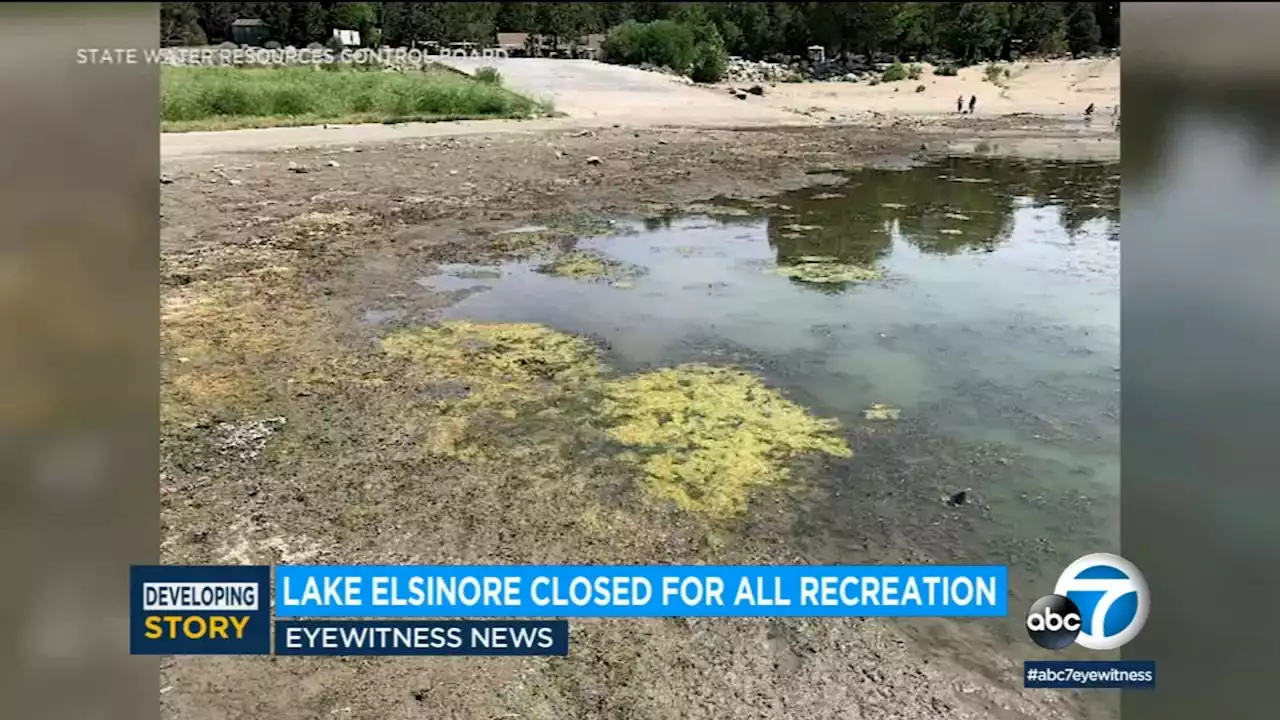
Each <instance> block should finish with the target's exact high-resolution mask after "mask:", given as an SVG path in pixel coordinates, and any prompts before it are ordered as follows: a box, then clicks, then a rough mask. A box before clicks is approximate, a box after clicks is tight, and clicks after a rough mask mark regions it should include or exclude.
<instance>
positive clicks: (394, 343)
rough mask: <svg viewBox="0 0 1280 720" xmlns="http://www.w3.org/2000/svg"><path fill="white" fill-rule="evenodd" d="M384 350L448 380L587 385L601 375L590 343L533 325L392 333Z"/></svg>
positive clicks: (459, 325) (453, 325)
mask: <svg viewBox="0 0 1280 720" xmlns="http://www.w3.org/2000/svg"><path fill="white" fill-rule="evenodd" d="M382 348H383V350H385V351H386V352H387V354H389V355H391V356H392V357H402V358H407V359H409V360H412V361H414V363H415V366H416V367H417V370H418V372H420V373H423V374H425V375H427V376H433V377H440V378H448V379H459V378H468V379H486V380H490V381H492V382H495V383H520V382H535V381H538V380H556V381H566V382H582V381H585V380H588V379H590V378H594V377H595V376H596V375H597V374H598V373H599V365H598V363H597V362H596V350H595V347H594V346H593V345H592V344H591V343H590V342H588V341H587V340H585V339H584V338H579V337H575V336H573V335H566V334H564V333H561V332H556V331H555V330H552V329H550V328H548V327H544V326H542V325H537V324H533V323H475V322H468V321H463V320H457V321H449V322H443V323H440V324H439V325H436V326H432V327H427V328H422V329H420V330H406V331H402V332H399V333H394V334H392V335H389V336H387V337H385V338H383V340H382Z"/></svg>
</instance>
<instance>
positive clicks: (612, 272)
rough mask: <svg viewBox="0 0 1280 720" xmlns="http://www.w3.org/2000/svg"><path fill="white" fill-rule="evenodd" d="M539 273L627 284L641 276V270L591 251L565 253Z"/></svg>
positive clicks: (543, 267) (542, 267) (540, 268)
mask: <svg viewBox="0 0 1280 720" xmlns="http://www.w3.org/2000/svg"><path fill="white" fill-rule="evenodd" d="M538 270H539V272H543V273H546V274H548V275H557V276H559V277H567V278H574V279H576V280H610V281H614V283H615V284H616V283H617V282H619V281H620V282H627V281H628V280H631V279H634V278H636V277H637V276H639V275H640V274H641V272H640V269H639V268H636V267H633V266H631V265H627V264H626V263H622V262H618V261H617V260H614V259H612V258H609V257H606V256H604V255H601V254H600V253H598V252H593V251H590V250H574V251H573V252H568V253H565V254H564V255H561V256H560V257H558V258H556V259H555V260H552V261H551V262H549V263H546V264H545V265H542V266H541V267H539V268H538Z"/></svg>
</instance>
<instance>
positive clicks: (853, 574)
mask: <svg viewBox="0 0 1280 720" xmlns="http://www.w3.org/2000/svg"><path fill="white" fill-rule="evenodd" d="M130 591H131V627H130V645H131V650H132V652H133V654H137V655H272V654H274V655H307V656H323V655H381V656H393V655H492V656H501V655H542V656H564V655H568V654H569V651H570V648H569V623H568V620H569V619H570V618H605V617H608V618H654V617H761V618H763V617H855V616H857V617H886V618H893V617H903V618H906V617H953V618H982V617H1005V616H1006V615H1007V614H1008V571H1007V569H1006V568H1004V567H1001V566H931V565H922V566H705V565H699V566H666V565H663V566H631V565H625V566H604V565H590V566H567V565H556V566H531V565H497V566H474V565H468V566H374V565H360V566H328V565H326V566H303V565H297V566H289V565H278V566H215V565H204V566H177V565H148V566H134V567H133V568H132V571H131V577H130ZM1079 664H1080V663H1077V665H1079ZM1037 677H1038V676H1037ZM1073 677H1075V676H1074V675H1070V674H1067V675H1063V676H1062V678H1059V677H1058V676H1057V675H1055V676H1054V679H1055V680H1057V681H1058V682H1060V683H1061V682H1070V681H1071V679H1072V678H1073ZM1031 679H1032V675H1031V674H1028V675H1027V682H1028V686H1031ZM1152 680H1153V682H1154V678H1153V679H1152ZM1055 686H1057V687H1086V686H1087V685H1064V684H1057V685H1055Z"/></svg>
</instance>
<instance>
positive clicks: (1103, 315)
mask: <svg viewBox="0 0 1280 720" xmlns="http://www.w3.org/2000/svg"><path fill="white" fill-rule="evenodd" d="M1118 195H1119V177H1118V169H1117V168H1116V167H1115V166H1109V165H1100V164H1047V163H1016V162H1008V161H1000V160H978V159H952V160H948V161H945V162H943V163H940V164H935V165H929V166H923V167H917V168H913V169H908V170H867V171H862V172H858V173H854V174H851V175H849V176H848V178H847V182H846V183H845V184H842V185H835V186H827V187H822V188H816V189H810V190H807V191H804V192H799V193H793V194H788V195H784V196H780V197H777V198H772V199H771V200H770V201H768V202H763V203H757V204H755V206H754V209H753V215H752V216H751V217H735V218H732V219H731V220H730V221H727V222H725V221H718V220H714V219H711V218H707V217H692V218H678V219H670V220H666V219H649V220H648V221H646V222H644V223H642V224H638V225H637V229H636V232H634V233H631V234H623V235H619V236H612V237H601V238H587V239H584V240H582V241H580V242H579V245H578V247H579V248H581V249H590V250H596V251H599V252H601V253H603V254H605V255H607V256H609V257H611V258H614V259H616V260H619V261H623V262H625V263H629V264H631V265H635V266H639V267H641V268H643V269H644V273H643V274H642V275H641V276H639V277H637V278H634V279H630V283H629V286H628V287H627V288H626V289H621V288H618V287H613V286H611V285H610V283H609V282H608V281H607V280H605V281H596V282H590V281H582V280H578V279H571V278H560V277H555V276H551V275H546V274H542V273H539V272H537V270H536V264H535V263H515V264H510V265H504V266H502V267H501V268H498V269H499V270H500V277H497V278H494V277H491V276H486V273H483V272H476V271H475V270H476V268H464V267H458V266H453V267H446V268H442V272H441V275H439V276H437V277H432V278H423V279H421V281H420V282H421V283H422V284H423V285H426V286H429V287H434V288H439V289H448V290H457V289H459V288H472V289H473V290H475V292H472V293H471V294H470V295H468V296H467V297H466V298H465V299H464V300H462V301H461V302H459V303H457V304H456V305H454V306H453V307H451V308H450V309H449V310H448V312H447V315H448V316H449V317H455V318H468V319H477V320H492V321H511V322H537V323H544V324H547V325H549V326H551V327H554V328H556V329H558V330H562V331H566V332H571V333H579V334H588V335H592V336H594V337H597V338H600V339H602V340H604V341H605V342H606V343H607V344H608V346H609V347H610V354H611V357H610V360H611V363H612V364H613V365H614V366H616V367H620V368H621V369H623V370H624V371H625V370H633V369H637V368H641V367H647V366H654V365H669V364H672V363H676V362H683V361H690V360H704V361H705V360H711V361H716V360H717V359H721V360H724V359H738V360H742V359H746V360H748V361H749V362H750V364H751V365H752V366H753V367H755V368H756V369H758V370H760V371H761V372H762V373H763V374H764V375H765V376H766V378H767V379H768V380H769V381H770V382H771V383H772V384H774V385H776V386H778V387H781V388H782V389H783V390H784V391H785V392H786V393H787V394H788V395H789V396H791V397H792V398H793V399H795V400H797V401H799V402H801V403H803V404H805V405H807V406H808V407H810V408H811V409H812V410H813V411H814V412H815V413H817V414H819V415H824V416H831V417H838V418H840V419H841V420H843V421H844V422H845V424H846V425H847V426H848V427H849V428H851V432H853V431H856V430H859V429H862V430H863V431H864V432H862V433H861V434H857V435H856V436H855V439H854V440H853V444H854V451H855V453H857V456H856V457H855V459H854V460H853V461H850V462H849V463H848V464H846V465H832V466H830V467H829V469H828V474H829V475H831V477H824V478H822V479H821V481H819V485H820V486H821V493H822V497H821V498H820V499H819V500H817V501H814V502H813V503H812V506H810V507H806V508H801V509H800V511H798V513H797V514H798V517H797V520H796V521H795V523H794V524H793V526H792V529H791V532H792V533H793V534H794V536H795V537H794V538H793V539H794V540H795V542H796V543H797V544H798V545H799V546H800V547H802V548H804V551H805V554H806V555H807V556H808V557H811V558H812V559H814V560H820V561H823V562H849V563H855V562H867V561H891V560H912V559H921V558H925V559H931V560H935V561H939V562H990V563H996V564H1009V565H1010V569H1011V584H1012V586H1013V589H1014V593H1015V596H1014V599H1013V601H1012V602H1011V605H1010V614H1011V616H1016V618H1017V622H1020V618H1021V615H1022V613H1023V611H1024V609H1025V607H1026V605H1027V604H1028V603H1029V602H1030V598H1032V597H1035V596H1038V595H1042V594H1045V593H1047V592H1050V591H1051V589H1052V584H1053V579H1054V578H1056V575H1057V573H1058V572H1059V571H1060V570H1061V568H1062V567H1064V566H1065V563H1066V562H1069V561H1070V560H1071V559H1074V558H1075V557H1077V556H1079V555H1081V554H1084V553H1087V552H1097V551H1104V550H1115V549H1116V548H1117V547H1118V510H1119V499H1118V498H1119V416H1118V413H1119V372H1118V371H1119V367H1118V365H1119V357H1120V356H1119V348H1120V345H1119V343H1120V329H1119V321H1120V320H1119V317H1120V314H1119V278H1120V275H1119V258H1120V247H1119V243H1118V241H1117V239H1118V235H1117V231H1118V205H1119V197H1118ZM739 207H741V206H739ZM805 256H830V257H835V258H838V259H839V260H840V261H841V262H846V263H853V264H857V265H861V266H874V267H875V268H878V269H880V270H881V271H883V273H884V276H885V277H884V279H883V280H877V281H871V282H862V283H853V284H846V285H841V286H830V285H813V284H806V283H802V282H799V281H796V280H792V279H788V278H786V277H782V276H779V275H778V274H777V273H776V272H775V271H776V268H777V267H778V266H779V265H780V264H783V265H785V264H790V263H792V262H795V261H797V260H798V258H801V257H805ZM875 403H885V404H887V405H890V406H892V407H895V408H899V409H900V410H901V418H902V419H901V420H900V421H890V422H888V423H873V422H871V421H868V420H867V419H866V418H865V417H864V416H863V411H864V410H865V409H867V408H868V407H869V406H871V405H873V404H875ZM868 428H869V430H868ZM882 428H883V429H882ZM964 487H970V488H972V495H973V497H974V498H975V500H974V502H973V503H972V504H971V505H970V506H968V507H964V508H959V509H956V508H948V507H947V506H946V504H945V503H943V502H941V501H940V498H941V497H942V496H944V495H945V494H947V493H950V492H954V491H957V490H960V489H962V488H964ZM1017 622H1011V623H1010V624H1009V625H1008V626H1007V627H1006V630H1007V632H1009V633H1012V635H1010V636H1009V639H1010V641H1012V640H1013V639H1014V638H1015V636H1016V635H1017V632H1016V628H1015V625H1016V624H1017ZM1017 641H1018V642H1022V643H1023V644H1026V641H1025V636H1023V637H1021V638H1017Z"/></svg>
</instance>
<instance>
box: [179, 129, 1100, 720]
mask: <svg viewBox="0 0 1280 720" xmlns="http://www.w3.org/2000/svg"><path fill="white" fill-rule="evenodd" d="M948 149H951V150H952V151H955V152H962V153H977V154H984V155H991V156H1003V155H1008V154H1012V155H1017V156H1020V157H1027V156H1032V157H1056V158H1091V159H1114V157H1115V156H1116V154H1118V139H1117V138H1116V137H1115V136H1114V135H1113V134H1110V133H1100V132H1093V131H1088V130H1085V129H1083V128H1080V127H1078V126H1075V125H1069V124H1061V125H1059V124H1054V123H1047V122H1030V121H1028V120H1027V119H1026V118H1016V117H1015V118H1002V119H997V120H984V121H975V122H968V123H966V122H964V121H957V122H955V123H953V124H952V125H949V126H948V125H939V124H936V123H935V124H931V125H928V126H927V127H926V126H917V125H915V124H913V123H910V122H907V121H903V122H902V123H899V124H898V125H896V126H891V127H888V128H884V129H878V130H872V129H867V128H853V127H832V128H822V129H805V130H789V129H783V130H750V131H720V130H632V129H620V128H611V129H599V130H595V131H585V130H577V131H561V132H555V133H550V134H544V135H504V134H494V135H491V136H485V135H473V136H468V137H459V138H432V139H428V140H422V141H410V142H404V143H396V144H384V145H372V146H356V147H348V148H325V149H314V150H293V151H286V152H280V153H269V154H239V155H229V156H223V157H217V158H200V159H194V158H192V159H187V160H182V161H173V162H169V163H166V167H165V173H166V181H167V182H166V184H165V185H163V186H162V214H163V216H162V223H163V230H162V268H163V275H162V279H161V282H162V297H163V307H162V312H163V315H162V317H163V321H162V333H163V363H164V384H163V397H164V407H163V410H162V418H163V422H164V436H163V438H162V468H163V474H162V477H161V498H162V522H163V527H164V543H163V553H164V557H163V559H164V561H165V562H191V563H204V562H245V563H249V562H252V563H271V562H325V563H330V562H331V563H363V562H375V561H376V562H391V563H395V562H404V563H561V562H578V563H619V564H625V563H638V562H649V563H651V562H659V563H706V562H712V563H746V562H756V563H789V562H816V561H820V560H821V557H818V556H817V553H816V552H814V551H813V550H812V548H806V547H804V546H803V545H801V544H798V543H795V542H793V541H791V540H789V539H788V537H789V535H790V533H789V532H788V529H789V528H791V527H792V526H793V524H794V523H795V516H794V508H795V507H796V506H797V502H796V500H797V498H796V497H795V496H794V495H793V494H791V493H793V491H791V490H788V489H777V490H770V491H767V492H764V493H763V494H762V495H761V496H759V497H757V498H756V499H755V500H754V501H753V505H752V511H751V512H750V513H748V515H747V516H745V518H742V519H739V520H736V521H725V520H723V519H708V518H706V517H703V516H700V515H697V514H690V513H686V512H680V511H678V510H676V509H675V508H673V507H670V506H669V505H667V504H664V503H660V502H652V501H651V500H649V499H646V498H645V497H644V496H643V495H642V494H641V493H639V492H638V490H636V488H635V487H633V486H631V485H628V484H626V483H618V482H615V481H616V479H617V478H619V477H622V476H623V475H624V474H625V472H626V471H625V469H621V468H619V467H617V466H616V465H615V464H614V463H612V462H611V461H608V460H604V459H602V460H599V461H598V462H592V463H588V464H583V463H582V462H581V458H580V457H579V456H576V455H573V454H572V452H569V451H573V450H575V448H568V451H566V447H565V446H563V444H561V445H555V446H551V445H547V446H546V447H544V446H543V445H542V444H540V443H541V440H542V439H543V438H548V437H552V436H557V437H558V434H559V433H560V431H561V429H562V426H560V425H557V424H556V422H554V421H548V422H547V423H545V424H542V425H537V426H534V427H531V428H524V429H525V430H527V431H528V432H527V435H526V436H527V437H528V438H530V440H529V441H528V442H526V443H523V444H518V445H511V446H508V445H503V444H502V443H501V442H499V441H498V440H495V441H494V444H493V445H486V446H485V447H487V448H489V449H490V450H492V452H490V453H489V454H488V455H481V456H469V457H457V456H449V455H448V454H440V453H435V454H432V453H424V452H423V451H422V441H421V438H422V435H423V433H424V432H426V431H427V430H429V429H430V428H432V427H435V426H437V425H438V424H439V423H440V421H441V417H440V416H439V415H434V414H432V413H434V412H435V410H433V409H432V408H435V407H437V405H435V404H433V403H436V402H437V401H438V400H440V399H441V398H446V399H447V395H448V393H449V392H450V390H449V388H447V387H443V386H441V385H440V384H439V383H435V384H423V383H420V382H418V381H417V380H415V379H414V378H412V377H410V375H409V374H408V373H406V371H405V368H406V366H405V365H404V364H403V363H402V362H400V359H398V358H395V357H389V356H387V355H386V354H385V353H382V352H380V351H379V347H380V345H379V343H380V342H381V340H382V338H383V337H384V336H385V335H386V332H387V331H386V329H385V328H384V327H382V326H381V325H379V324H377V323H370V322H367V320H366V318H367V317H368V313H369V312H370V311H374V312H376V311H378V309H379V308H380V307H382V306H383V305H386V304H388V303H390V304H394V305H395V306H396V307H398V308H403V314H401V315H398V316H397V317H396V319H395V323H396V324H397V325H399V326H401V327H415V326H422V325H425V324H427V323H430V322H432V321H433V320H434V319H435V318H437V317H438V315H439V312H440V311H441V310H442V309H443V308H447V307H449V306H450V305H452V304H453V303H454V302H456V301H457V299H458V298H459V297H461V296H462V295H463V294H464V293H465V291H433V290H429V289H426V288H424V286H423V285H422V284H421V283H420V282H419V280H420V279H421V278H423V277H425V276H429V275H431V274H433V273H434V272H435V270H436V269H437V268H438V266H439V265H440V264H441V263H452V262H476V261H482V262H493V261H500V260H507V259H511V258H518V257H523V256H527V255H529V254H531V253H536V252H539V251H545V250H547V249H548V248H557V247H561V248H564V247H568V246H570V245H571V244H572V239H573V238H574V237H575V236H576V235H581V234H592V233H598V232H605V231H607V230H608V227H607V225H605V224H604V223H605V222H606V220H607V219H608V218H611V217H616V216H622V215H629V216H642V217H643V216H657V215H662V214H665V213H670V212H677V211H680V210H682V209H687V208H688V206H690V205H691V204H694V203H704V204H705V203H713V202H719V201H723V200H724V199H729V198H732V199H739V200H741V199H750V198H759V197H763V196H766V195H771V194H774V193H777V192H779V191H785V190H792V189H796V188H801V187H806V186H810V185H813V184H815V183H826V182H834V181H836V180H838V177H836V175H835V173H838V172H840V171H844V170H849V169H854V168H857V167H861V166H865V165H869V164H887V165H895V164H904V163H911V162H916V161H919V160H922V159H926V158H928V157H931V156H934V155H936V154H939V153H946V152H948ZM520 226H537V227H539V228H541V229H540V230H538V231H536V232H527V233H520V234H514V235H512V234H503V233H504V231H508V230H510V229H512V228H518V227H520ZM603 350H604V351H605V352H604V355H603V356H604V357H607V348H605V349H603ZM433 393H435V394H434V395H433ZM548 397H551V398H552V399H553V400H554V399H555V398H554V396H539V397H538V398H534V401H537V402H551V400H547V398H548ZM911 432H916V433H917V434H918V435H919V437H920V438H921V439H920V440H919V441H918V443H919V444H921V445H927V444H928V443H932V442H936V441H935V440H933V439H932V438H933V435H932V434H931V433H930V430H929V429H928V428H918V429H915V430H913V431H911ZM584 437H585V436H584ZM859 439H860V440H863V441H865V442H864V443H863V445H865V446H872V447H874V442H875V439H873V438H859ZM585 441H586V440H584V442H585ZM882 451H883V452H887V451H888V450H887V448H885V449H883V450H882ZM513 453H522V454H520V455H518V457H519V462H518V463H512V462H505V463H504V462H503V461H502V458H505V457H516V456H517V455H515V454H513ZM807 462H808V463H809V464H811V465H813V467H811V468H807V469H808V470H810V471H812V472H813V474H814V475H815V476H821V475H822V473H823V471H824V469H825V470H826V471H827V472H836V471H837V470H838V468H839V461H838V460H823V459H821V458H818V459H812V460H809V461H807ZM979 466H980V465H979ZM886 487H888V486H887V485H886ZM820 490H821V488H818V489H816V490H814V491H813V492H815V493H817V495H815V498H820V496H821V492H820ZM800 500H801V501H803V498H800ZM798 505H799V506H800V507H803V506H804V503H803V502H800V503H799V504H798ZM873 510H874V508H873V507H869V508H868V509H867V510H866V512H868V513H870V514H869V515H868V517H867V518H866V519H865V520H866V521H868V522H870V521H873V520H874V512H873ZM907 535H908V534H907V533H904V537H903V543H904V545H903V546H902V547H900V548H895V549H894V551H895V552H899V553H901V555H902V557H904V558H905V559H906V560H923V561H927V560H938V561H942V562H947V561H950V559H948V558H934V557H927V556H918V555H917V556H914V557H913V556H912V555H911V548H910V547H909V546H908V544H907V537H906V536H907ZM930 632H932V631H931V630H930V624H929V623H922V624H921V625H920V628H919V629H918V630H917V631H915V632H914V636H909V635H910V634H908V633H906V632H905V631H904V629H903V628H902V627H901V626H899V625H897V624H894V623H886V622H881V621H876V620H839V621H831V620H644V621H631V620H627V621H583V622H575V623H574V630H573V637H572V641H571V655H570V657H569V658H566V659H551V660H543V659H497V658H476V659H465V658H456V659H452V658H451V659H448V661H442V660H441V659H399V658H392V659H355V658H353V659H339V660H309V659H303V658H289V659H280V660H277V659H274V658H271V659H268V658H209V657H202V658H177V659H174V660H172V661H169V662H167V664H166V665H165V668H164V670H163V679H162V687H166V688H168V689H167V690H166V691H165V692H164V693H163V694H162V696H161V699H162V707H163V709H164V714H165V716H166V717H173V718H227V717H261V716H272V717H280V718H312V717H321V716H324V717H328V716H331V715H337V716H339V717H355V718H397V717H423V716H429V717H457V718H473V717H520V718H544V717H545V718H551V717H555V718H566V717H575V718H605V717H608V718H614V717H636V718H665V717H671V718H676V717H679V718H688V717H707V718H725V717H779V718H784V717H797V716H804V715H808V716H813V717H824V718H825V717H847V718H873V717H886V718H887V717H898V718H925V717H948V718H966V717H971V718H1025V717H1037V718H1095V717H1096V718H1102V717H1107V712H1106V711H1107V708H1106V707H1105V706H1099V705H1098V704H1097V703H1096V702H1094V703H1091V704H1089V705H1086V704H1083V703H1081V702H1079V700H1078V698H1076V697H1075V696H1072V695H1064V694H1054V693H1044V692H1031V691H1024V690H1022V689H1021V687H1020V685H1021V683H1020V678H1019V677H1018V667H1019V665H1018V663H1016V662H1015V660H1020V659H1021V658H1016V659H1011V658H1005V657H998V656H994V655H993V656H990V657H986V656H982V655H975V656H973V657H966V658H963V660H964V661H965V662H964V663H963V664H961V663H960V662H957V661H955V660H954V659H952V658H949V657H948V654H947V653H945V652H934V653H929V652H925V650H924V648H923V646H922V644H921V643H920V641H919V638H920V637H928V635H929V633H930ZM481 678H483V679H481Z"/></svg>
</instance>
